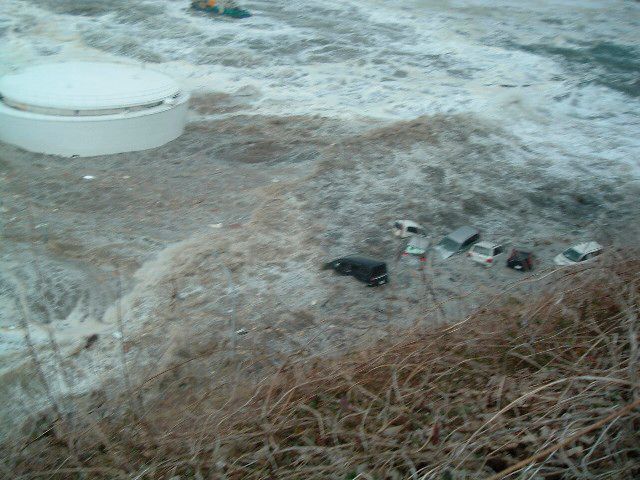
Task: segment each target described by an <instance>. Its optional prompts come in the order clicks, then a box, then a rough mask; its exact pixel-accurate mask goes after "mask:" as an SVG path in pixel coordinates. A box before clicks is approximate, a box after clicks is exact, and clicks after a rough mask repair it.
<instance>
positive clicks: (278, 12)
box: [0, 0, 640, 423]
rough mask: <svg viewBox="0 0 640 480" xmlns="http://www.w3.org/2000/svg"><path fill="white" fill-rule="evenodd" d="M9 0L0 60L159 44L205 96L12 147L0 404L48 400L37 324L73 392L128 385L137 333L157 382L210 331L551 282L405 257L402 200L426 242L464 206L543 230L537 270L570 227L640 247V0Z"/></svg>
mask: <svg viewBox="0 0 640 480" xmlns="http://www.w3.org/2000/svg"><path fill="white" fill-rule="evenodd" d="M6 3H7V8H6V9H5V11H3V12H2V13H1V14H0V15H2V16H1V17H0V32H2V35H3V37H2V39H3V46H2V47H0V60H1V62H0V63H1V64H2V67H1V68H2V71H3V72H6V71H10V70H12V69H15V68H19V67H20V66H21V65H25V64H30V63H33V62H43V61H49V60H52V61H55V60H60V59H69V58H87V59H88V58H91V59H94V60H95V59H105V60H106V59H108V60H114V59H116V60H118V61H141V60H142V61H146V62H156V63H154V64H153V68H158V69H160V70H162V71H165V72H167V73H170V74H173V75H174V76H177V77H178V78H179V79H181V80H182V81H183V82H184V83H185V84H186V85H188V86H189V87H190V88H192V89H193V91H194V98H193V100H192V102H191V110H192V111H191V113H190V122H189V125H188V127H187V130H186V132H185V134H184V135H183V136H182V137H180V138H179V139H177V140H175V141H173V142H171V143H169V144H167V145H165V146H164V147H161V148H158V149H154V150H149V151H145V152H135V153H127V154H120V155H113V156H105V157H93V158H72V159H69V158H59V157H52V156H46V155H39V154H32V153H28V152H24V151H20V150H18V149H16V148H13V147H11V146H8V145H0V195H1V197H0V199H1V202H2V203H1V205H0V207H1V208H2V210H1V219H2V223H1V228H2V230H1V232H2V247H1V249H0V262H1V263H0V265H1V266H2V268H1V270H0V305H1V308H0V348H1V352H2V360H3V367H4V370H3V373H2V375H3V382H2V385H3V386H2V391H1V393H0V395H1V396H2V398H3V399H4V400H5V402H4V405H6V406H7V408H5V409H3V417H2V418H3V422H7V423H10V419H16V418H19V417H20V416H21V414H25V413H28V412H30V411H32V410H33V409H36V408H39V407H42V406H44V405H45V404H46V402H47V398H46V395H45V393H46V392H44V391H43V390H42V388H41V387H40V386H39V385H38V382H34V381H33V379H34V378H35V377H34V374H33V370H32V363H31V362H30V361H29V360H28V358H29V351H28V348H27V347H28V345H27V343H28V342H27V340H29V339H30V341H31V343H32V345H33V346H34V348H35V351H36V352H37V353H38V355H39V358H40V359H41V363H42V366H43V370H44V372H45V373H46V374H47V378H48V379H49V381H50V383H51V388H52V390H53V392H54V393H56V394H60V393H66V392H76V393H80V392H85V391H88V390H90V389H92V388H94V387H96V386H98V385H100V384H101V383H102V382H104V381H108V380H113V379H115V380H116V381H117V382H119V381H121V378H122V373H121V366H122V365H121V363H122V362H121V360H120V358H121V357H120V353H119V352H120V351H121V349H122V350H124V351H125V359H126V365H127V368H128V369H129V370H130V371H131V372H132V374H133V375H134V376H135V378H136V379H143V378H146V377H148V376H151V375H153V374H154V372H156V371H158V370H159V369H161V368H163V367H164V366H167V365H171V364H172V363H173V362H176V361H177V359H183V358H188V357H189V355H190V354H193V352H194V349H195V350H196V351H197V350H198V348H200V347H198V345H201V346H202V348H203V349H205V348H209V349H210V348H214V349H215V351H216V352H217V353H218V354H220V355H223V356H224V355H225V354H226V353H228V352H229V351H230V349H231V348H236V349H237V350H238V352H239V353H241V354H242V355H245V356H246V357H247V358H250V357H251V355H254V354H255V352H258V351H259V352H261V353H264V352H272V353H274V354H276V353H280V354H288V353H291V352H296V351H304V352H306V353H310V354H316V353H320V352H325V351H336V349H349V348H353V347H354V346H355V345H357V344H358V343H359V342H363V341H372V340H373V339H375V338H377V337H380V336H382V335H387V334H389V332H390V331H392V329H393V328H397V327H406V326H410V325H413V324H414V323H415V322H424V321H425V320H424V319H425V318H429V320H428V321H430V322H444V321H452V320H457V319H460V317H461V316H464V315H465V314H466V313H468V312H469V311H471V310H472V309H474V308H477V307H478V306H481V305H483V304H485V303H486V302H487V301H492V299H493V298H495V297H496V296H498V297H499V298H505V297H510V298H512V301H514V302H518V301H524V300H523V299H524V298H526V295H528V294H529V293H531V292H534V291H537V290H540V289H543V288H544V281H543V280H540V281H532V282H523V280H524V279H526V278H529V277H528V276H526V275H524V276H523V275H521V274H518V273H517V272H514V271H512V270H509V269H506V268H504V266H503V265H502V264H500V265H496V266H495V267H493V268H491V269H485V268H482V267H480V266H477V265H474V264H472V263H471V262H470V261H469V260H468V259H467V258H466V257H464V256H457V257H453V258H451V259H449V260H447V261H441V260H438V259H437V258H435V257H434V256H433V255H431V254H428V255H427V258H428V260H427V262H426V265H422V264H420V263H419V262H417V261H416V260H415V259H407V258H399V257H398V252H399V251H400V250H401V249H402V248H403V244H402V243H401V242H400V241H399V240H397V239H396V238H394V237H393V236H392V234H391V230H390V227H391V224H392V222H393V221H394V220H396V219H398V218H409V219H414V220H416V221H419V222H420V223H421V224H422V225H424V226H425V227H426V228H427V230H428V232H429V235H430V237H431V239H432V241H437V240H438V239H439V238H440V237H441V236H442V235H443V234H445V233H446V232H447V231H449V230H451V229H453V228H455V227H457V226H459V225H463V224H469V225H473V226H476V227H478V228H479V229H480V230H481V231H482V237H483V239H488V240H493V241H496V242H501V243H505V244H506V245H508V246H513V245H527V246H531V247H533V248H534V249H535V250H536V252H537V254H538V256H539V258H540V259H541V264H540V268H539V269H538V271H537V272H538V273H537V275H538V276H539V277H543V276H544V275H542V272H547V271H549V270H550V269H552V268H553V264H552V258H553V256H554V255H555V254H557V253H559V252H560V251H562V250H564V249H565V248H566V247H567V246H569V245H571V244H574V243H578V242H581V241H586V240H589V239H595V240H598V241H600V242H601V243H602V244H603V245H605V246H606V247H607V249H613V248H624V247H626V246H629V245H636V244H637V238H638V233H639V232H638V226H639V222H638V220H639V216H640V209H638V207H637V198H638V194H639V193H640V184H639V183H638V178H639V176H640V175H639V172H640V169H639V168H638V167H639V164H638V155H637V154H638V152H639V151H640V149H639V148H638V147H639V143H638V142H639V140H638V139H639V138H640V136H638V133H639V130H640V129H639V128H638V127H639V124H640V120H639V118H638V111H640V109H638V106H639V104H638V102H639V100H638V98H639V97H638V90H637V88H638V86H637V78H635V75H634V74H633V72H634V71H635V72H637V66H638V62H639V58H640V56H639V55H640V54H639V52H638V50H637V46H636V45H635V43H634V36H633V34H632V32H634V31H635V29H636V27H637V26H638V24H640V18H639V15H640V13H639V12H640V7H639V6H638V5H637V4H636V3H631V2H614V3H613V4H612V3H610V2H607V3H606V4H605V3H602V4H600V3H598V2H566V3H563V4H562V5H561V6H557V5H551V4H548V5H547V4H540V5H538V6H537V7H535V9H534V10H529V9H527V10H525V9H524V8H523V7H520V6H519V4H516V3H509V2H502V3H503V4H501V6H498V7H496V6H495V5H494V3H492V4H491V5H485V4H484V2H479V1H477V2H456V3H455V4H454V5H453V6H450V5H449V4H448V3H447V4H446V5H445V4H444V3H443V4H439V3H437V2H436V3H432V2H429V3H428V5H427V4H425V3H424V2H413V3H410V4H409V5H406V6H405V7H403V8H402V9H400V10H397V9H396V8H395V7H393V6H389V5H388V4H386V3H384V2H373V3H371V2H334V3H329V4H327V3H324V4H323V5H321V6H320V5H315V4H313V5H312V4H307V3H306V2H293V3H289V4H287V5H286V6H278V8H274V7H273V5H272V3H271V2H258V1H255V2H246V4H245V6H246V7H247V8H249V9H250V10H252V11H253V12H254V14H255V15H254V17H252V18H251V19H249V20H247V21H242V22H225V21H219V20H211V19H210V18H207V17H204V16H201V15H192V14H190V13H189V12H188V11H187V10H186V9H185V6H186V3H187V2H182V1H159V0H158V1H147V2H140V3H138V4H135V5H134V6H131V4H130V2H119V1H115V0H112V1H107V2H100V3H99V5H98V4H96V3H95V2H78V1H74V2H71V1H69V2H41V3H39V4H37V5H36V4H34V3H33V2H23V1H20V0H8V1H7V2H6ZM634 82H635V83H634ZM86 176H91V177H93V178H91V179H86V178H84V177H86ZM352 253H360V254H365V255H370V256H375V257H378V258H381V259H384V260H386V261H387V262H388V264H389V270H390V279H391V283H390V284H389V285H388V286H385V287H382V288H375V289H372V288H366V287H364V286H363V285H362V284H359V283H358V282H356V281H354V280H353V279H351V278H347V277H338V276H335V275H333V274H332V273H331V272H326V271H321V270H320V267H321V265H322V264H323V263H324V262H325V261H327V260H330V259H332V258H335V257H339V256H343V255H345V254H352ZM421 267H424V269H423V270H421V269H420V268H421ZM118 319H121V320H122V321H123V322H122V328H120V327H119V322H118ZM27 320H28V326H29V328H28V331H29V333H30V336H29V337H25V328H24V327H25V326H26V324H25V322H26V321H27ZM240 329H244V331H246V332H248V333H246V334H244V335H236V334H235V333H234V331H236V330H240ZM243 333H244V332H243ZM93 335H97V337H95V338H94V337H92V336H93ZM90 338H94V340H89V339H90ZM212 345H213V346H214V347H211V346H212ZM234 346H235V347H234ZM274 361H275V360H274ZM56 365H57V366H56Z"/></svg>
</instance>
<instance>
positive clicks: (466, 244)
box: [462, 235, 480, 247]
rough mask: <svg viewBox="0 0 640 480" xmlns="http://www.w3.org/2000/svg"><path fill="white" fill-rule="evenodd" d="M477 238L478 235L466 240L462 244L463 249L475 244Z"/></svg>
mask: <svg viewBox="0 0 640 480" xmlns="http://www.w3.org/2000/svg"><path fill="white" fill-rule="evenodd" d="M478 238H480V236H479V235H473V236H472V237H469V238H467V239H466V240H465V241H464V243H463V244H462V246H463V247H466V246H468V245H471V244H472V243H475V242H477V241H478Z"/></svg>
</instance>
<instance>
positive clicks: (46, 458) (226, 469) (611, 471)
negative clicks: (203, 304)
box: [3, 258, 640, 480]
mask: <svg viewBox="0 0 640 480" xmlns="http://www.w3.org/2000/svg"><path fill="white" fill-rule="evenodd" d="M557 276H558V278H557V279H556V280H555V282H554V290H553V292H551V293H546V294H541V296H540V297H539V298H537V299H522V302H521V303H517V302H513V301H511V302H510V303H509V304H503V305H502V306H500V305H499V302H494V303H493V304H492V306H491V307H487V308H485V309H483V310H480V311H478V312H477V313H475V314H474V315H473V316H471V317H469V318H467V319H465V320H463V321H461V322H460V323H457V324H454V325H449V326H446V327H441V328H438V329H430V330H424V329H422V330H419V329H416V330H413V331H409V332H404V333H399V334H398V335H397V336H396V337H395V338H390V339H388V341H385V342H380V343H379V344H378V345H374V346H370V347H368V348H365V349H360V350H359V351H356V352H354V353H352V354H350V355H347V356H341V357H335V358H331V357H328V356H324V357H315V358H308V357H307V358H304V359H299V360H296V359H295V358H291V359H290V360H289V361H288V362H286V363H285V364H284V365H282V366H281V367H280V368H279V369H278V371H277V372H271V373H269V374H267V375H266V376H264V375H263V379H262V380H261V381H259V382H256V383H253V384H252V383H250V382H249V381H243V380H239V379H240V378H252V377H251V375H250V372H251V371H253V370H255V368H256V365H255V363H252V364H244V363H243V364H241V365H237V366H236V365H235V364H233V363H229V364H227V365H226V366H225V367H224V368H223V367H222V366H221V367H220V370H219V371H222V370H224V371H225V372H226V373H225V375H224V376H223V377H220V376H219V375H218V376H215V375H214V377H215V378H209V377H206V376H204V375H194V371H193V370H191V371H190V370H189V365H193V362H192V363H188V362H187V363H188V364H185V365H182V366H179V365H178V366H176V367H175V369H173V371H172V372H171V374H172V375H173V376H174V377H175V379H176V380H175V382H167V385H166V386H163V388H162V390H161V391H160V392H161V395H151V394H150V393H149V391H148V390H147V400H146V401H145V403H144V407H143V409H144V413H143V414H142V415H136V416H135V419H134V417H133V416H132V415H130V413H131V412H128V411H127V410H126V405H127V401H126V399H124V398H123V399H119V400H118V402H115V403H114V404H113V405H110V406H109V405H108V404H107V403H108V402H107V403H105V404H103V405H102V406H100V407H97V406H96V405H91V409H93V413H85V414H84V415H82V416H78V417H79V418H77V419H76V421H75V422H74V425H76V430H75V431H74V432H68V431H67V430H65V427H64V425H63V424H62V422H57V423H56V424H54V426H53V427H51V428H50V429H49V430H47V429H46V428H45V427H46V426H48V424H46V425H45V426H40V429H39V430H38V429H35V430H33V431H30V432H28V435H26V436H25V438H20V439H17V440H16V442H15V443H14V444H12V445H5V450H4V452H5V454H6V455H4V457H5V460H4V463H3V468H4V470H5V472H11V476H12V477H13V478H140V479H142V478H149V479H151V478H154V479H155V478H157V479H160V478H162V479H165V478H166V479H169V478H173V477H175V476H179V478H195V479H198V478H220V479H222V478H226V479H241V478H243V479H245V478H246V479H262V478H269V479H271V478H273V479H275V478H277V479H298V478H305V479H310V478H317V479H321V478H323V479H324V478H335V479H355V478H359V479H400V478H412V479H418V478H420V479H423V478H424V479H431V478H434V479H436V478H437V479H452V480H454V479H463V478H469V479H470V478H489V477H491V478H505V475H506V474H508V473H509V470H507V469H509V468H510V467H511V470H514V471H515V473H513V474H511V476H509V478H545V479H547V478H557V479H559V478H584V479H594V478H621V479H623V478H638V476H640V438H639V435H638V431H639V427H640V408H639V406H640V400H639V399H640V389H639V384H638V378H639V377H638V375H639V373H638V370H639V363H638V355H639V351H638V327H639V324H638V311H639V303H638V296H639V294H640V261H625V262H622V261H621V260H620V259H616V258H609V259H608V260H607V261H605V262H603V263H602V264H599V265H598V264H596V265H594V266H592V267H589V268H587V269H584V270H580V271H570V270H569V271H562V272H559V273H558V274H557ZM496 305H497V306H496ZM258 361H259V362H261V364H268V359H267V358H266V357H261V358H260V360H256V362H258ZM219 371H218V372H219ZM189 378H191V379H192V380H188V379H189ZM155 381H157V378H156V379H154V382H155ZM147 387H148V384H147V386H145V387H144V388H147ZM141 390H142V388H141ZM118 406H120V407H118ZM87 409H89V407H87ZM78 425H81V426H78ZM70 436H71V438H73V439H74V442H73V450H74V451H75V453H77V454H78V455H77V460H76V459H75V458H74V457H73V454H74V452H71V451H70V446H69V442H68V441H67V439H68V438H70ZM72 458H74V459H73V461H71V459H72ZM76 462H79V463H80V464H81V466H76ZM494 475H495V477H494Z"/></svg>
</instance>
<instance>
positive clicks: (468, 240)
mask: <svg viewBox="0 0 640 480" xmlns="http://www.w3.org/2000/svg"><path fill="white" fill-rule="evenodd" d="M478 240H480V231H479V230H478V229H477V228H473V227H469V226H464V227H460V228H457V229H455V230H454V231H453V232H451V233H450V234H449V235H447V236H446V237H444V238H443V239H442V240H440V243H438V245H436V246H435V250H436V251H437V252H438V253H439V254H440V256H441V257H442V258H449V257H450V256H452V255H455V254H456V253H459V252H461V251H463V250H464V249H465V248H467V247H468V246H470V245H473V244H474V243H476V242H477V241H478Z"/></svg>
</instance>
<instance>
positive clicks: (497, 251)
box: [493, 245, 504, 255]
mask: <svg viewBox="0 0 640 480" xmlns="http://www.w3.org/2000/svg"><path fill="white" fill-rule="evenodd" d="M502 252H504V247H503V246H502V245H498V246H497V247H496V248H495V249H494V250H493V254H494V255H500V254H501V253H502Z"/></svg>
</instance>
